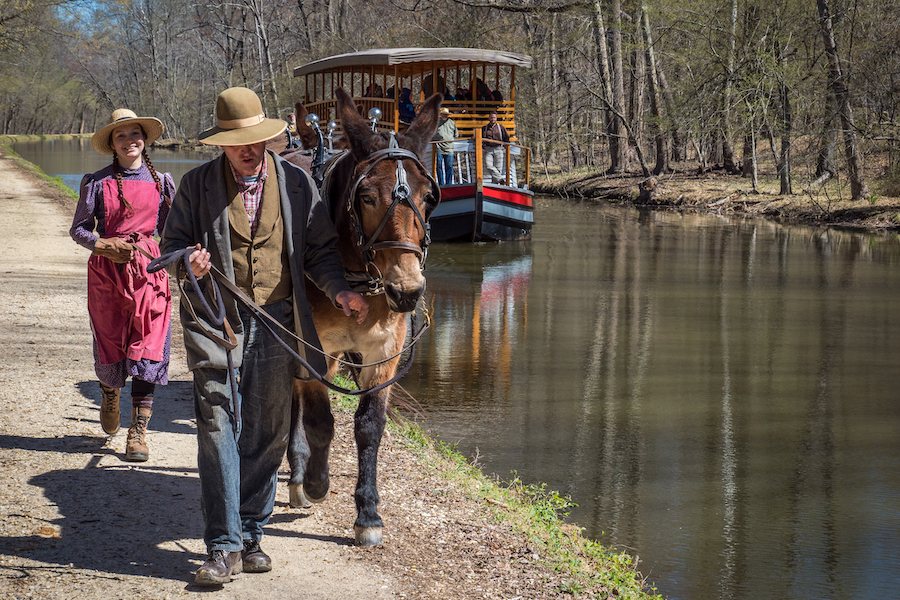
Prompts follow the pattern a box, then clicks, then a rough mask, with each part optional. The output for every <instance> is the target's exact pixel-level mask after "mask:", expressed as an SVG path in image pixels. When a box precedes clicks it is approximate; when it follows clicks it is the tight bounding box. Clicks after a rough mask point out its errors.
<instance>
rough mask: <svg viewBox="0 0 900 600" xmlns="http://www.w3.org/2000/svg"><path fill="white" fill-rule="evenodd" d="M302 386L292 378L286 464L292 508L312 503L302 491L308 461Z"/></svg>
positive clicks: (307, 505) (308, 505) (307, 506)
mask: <svg viewBox="0 0 900 600" xmlns="http://www.w3.org/2000/svg"><path fill="white" fill-rule="evenodd" d="M302 417H303V386H302V384H301V382H300V381H298V380H294V393H293V396H292V398H291V427H290V436H289V438H288V451H287V455H288V464H290V466H291V478H290V480H289V481H288V493H289V500H288V503H289V504H290V505H291V506H293V507H294V508H309V507H310V506H312V503H311V502H310V501H309V500H308V499H307V498H306V495H305V494H304V493H303V476H304V475H305V474H306V463H307V462H308V461H309V454H310V452H309V443H308V442H307V441H306V432H305V431H304V427H303V421H302Z"/></svg>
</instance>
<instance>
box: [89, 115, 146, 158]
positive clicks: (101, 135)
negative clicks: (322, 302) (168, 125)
mask: <svg viewBox="0 0 900 600" xmlns="http://www.w3.org/2000/svg"><path fill="white" fill-rule="evenodd" d="M131 124H136V125H140V126H141V127H142V128H143V129H144V133H145V134H146V135H147V139H146V140H144V144H145V145H147V146H149V145H150V144H152V143H153V142H155V141H156V140H158V139H159V136H161V135H162V132H163V124H162V121H160V120H159V119H155V118H153V117H139V116H137V115H136V114H134V111H133V110H128V109H127V108H117V109H116V110H114V111H113V113H112V116H111V117H110V118H109V125H107V126H106V127H104V128H103V129H101V130H100V131H98V132H97V133H95V134H94V135H93V136H92V137H91V146H93V147H94V150H96V151H97V152H99V153H100V154H107V155H112V154H115V150H113V149H112V146H111V145H110V143H109V137H110V135H112V132H113V130H114V129H115V128H116V127H121V126H122V125H131Z"/></svg>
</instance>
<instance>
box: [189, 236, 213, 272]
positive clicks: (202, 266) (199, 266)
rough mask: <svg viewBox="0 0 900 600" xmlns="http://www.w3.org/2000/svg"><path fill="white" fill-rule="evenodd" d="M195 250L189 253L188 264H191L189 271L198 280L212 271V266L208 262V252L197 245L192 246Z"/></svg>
mask: <svg viewBox="0 0 900 600" xmlns="http://www.w3.org/2000/svg"><path fill="white" fill-rule="evenodd" d="M194 248H195V250H194V251H193V252H191V257H190V259H189V260H190V263H191V271H193V273H194V277H196V278H197V279H200V278H201V277H203V276H204V275H206V274H207V273H209V270H210V269H212V265H211V264H210V262H209V252H208V251H207V250H206V248H203V247H202V246H200V244H197V245H196V246H194Z"/></svg>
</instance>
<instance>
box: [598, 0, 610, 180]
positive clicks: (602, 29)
mask: <svg viewBox="0 0 900 600" xmlns="http://www.w3.org/2000/svg"><path fill="white" fill-rule="evenodd" d="M593 8H594V15H593V16H594V24H593V30H594V45H595V46H596V47H597V68H598V71H599V72H600V83H601V85H602V86H603V88H602V92H601V93H602V94H603V97H604V98H605V99H606V104H607V105H611V104H612V97H613V90H612V76H611V74H610V71H609V46H608V45H607V41H606V35H607V29H606V23H605V22H604V19H603V6H602V5H601V4H600V0H594V4H593ZM603 114H604V117H605V118H604V123H605V126H606V128H605V129H606V133H607V136H608V137H607V140H608V144H607V147H608V148H609V151H610V156H611V155H612V148H613V143H612V127H613V125H612V123H613V119H614V118H615V115H613V113H612V111H610V110H609V108H606V107H604V110H603ZM610 169H612V167H610Z"/></svg>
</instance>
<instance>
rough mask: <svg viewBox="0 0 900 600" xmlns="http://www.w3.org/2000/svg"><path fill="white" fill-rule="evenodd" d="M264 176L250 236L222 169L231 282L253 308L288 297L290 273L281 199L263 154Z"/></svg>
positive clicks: (228, 177) (241, 205) (272, 167)
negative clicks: (255, 223)
mask: <svg viewBox="0 0 900 600" xmlns="http://www.w3.org/2000/svg"><path fill="white" fill-rule="evenodd" d="M266 161H267V162H266V169H267V172H268V175H267V177H266V181H265V183H264V184H263V194H262V201H261V202H260V206H259V211H260V215H259V224H258V225H257V227H256V235H255V236H251V235H250V222H249V220H248V218H247V209H246V208H244V200H243V198H241V193H240V191H239V190H238V186H237V183H236V182H235V181H234V177H232V174H231V169H225V189H226V191H227V192H228V197H229V198H231V202H230V203H229V204H228V221H229V223H230V224H231V257H232V260H233V261H234V282H235V284H236V285H237V286H238V287H239V288H241V290H243V291H244V292H245V293H246V294H247V295H248V296H250V297H251V298H253V301H254V302H256V303H257V304H259V305H261V306H264V305H266V304H271V303H273V302H277V301H279V300H284V299H285V298H287V297H288V296H290V295H291V292H292V287H291V271H290V265H289V264H288V257H287V251H286V249H285V245H284V221H283V220H282V218H281V198H280V196H279V193H278V177H277V175H276V172H275V164H274V161H273V160H272V158H271V157H270V156H269V155H268V154H266Z"/></svg>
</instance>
